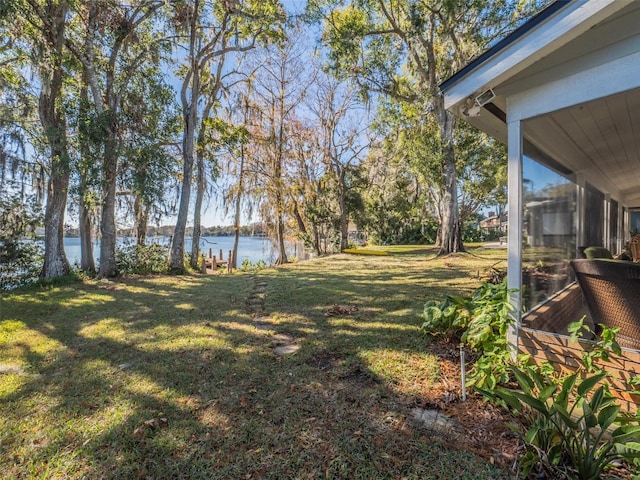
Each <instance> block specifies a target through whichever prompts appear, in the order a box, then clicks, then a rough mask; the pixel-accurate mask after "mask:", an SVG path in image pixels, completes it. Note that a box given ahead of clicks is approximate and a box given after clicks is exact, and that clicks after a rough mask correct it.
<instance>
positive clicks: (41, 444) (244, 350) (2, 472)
mask: <svg viewBox="0 0 640 480" xmlns="http://www.w3.org/2000/svg"><path fill="white" fill-rule="evenodd" d="M388 251H389V255H387V256H374V255H337V256H332V257H327V258H322V259H317V260H313V261H308V262H301V263H296V264H292V265H287V266H285V267H282V268H278V269H267V270H263V271H261V272H259V273H256V274H250V273H244V274H243V273H234V274H233V275H215V276H214V275H209V276H206V275H192V276H180V277H142V278H125V279H118V280H116V281H104V280H102V281H96V280H85V281H82V282H80V281H71V280H68V281H66V282H63V283H55V284H53V285H50V286H40V287H34V288H31V289H26V290H19V291H15V292H11V293H5V294H4V295H3V297H2V302H1V305H0V309H1V312H0V313H1V317H0V318H1V321H0V477H2V478H16V479H17V478H42V479H56V478H90V479H96V478H109V479H112V478H121V479H136V478H141V479H144V478H153V479H164V478H185V479H199V478H202V479H218V478H219V479H236V478H238V479H240V478H242V479H262V478H273V479H287V478H292V479H293V478H300V479H305V478H331V479H333V478H336V479H337V478H344V479H384V478H389V479H401V478H403V479H405V478H406V479H412V478H416V479H417V478H420V479H496V478H507V475H506V474H505V473H504V472H502V471H500V470H499V469H497V468H496V467H495V466H493V465H491V463H490V462H488V461H486V460H484V459H482V458H480V457H478V456H476V455H474V454H472V453H469V452H465V451H462V452H461V451H456V450H455V449H452V448H450V447H447V446H446V445H445V444H443V443H441V442H439V441H438V439H437V438H434V437H433V436H432V435H428V434H426V433H425V431H423V429H421V428H420V427H418V426H416V425H414V424H413V423H411V422H410V421H409V411H410V409H411V407H413V406H416V405H418V404H420V402H421V399H424V398H425V395H426V393H427V392H429V390H430V389H431V388H435V386H436V385H438V384H439V383H440V382H443V381H445V380H446V379H444V378H443V375H442V371H441V367H440V365H441V364H440V362H439V359H438V357H437V356H436V355H435V354H434V352H433V349H432V348H431V347H432V346H431V345H430V344H428V342H427V341H426V340H425V338H424V337H422V336H421V335H420V334H419V332H418V327H419V325H420V323H421V320H420V314H421V311H422V307H423V304H424V303H425V301H426V300H429V299H439V298H441V297H442V296H443V295H444V294H445V293H470V292H471V291H472V290H473V289H474V288H475V287H477V286H478V285H479V282H480V280H479V278H478V274H480V275H483V274H485V273H486V272H487V271H488V269H489V267H491V266H492V265H494V264H497V266H499V267H503V268H504V267H505V259H506V251H505V250H489V249H481V248H477V249H470V253H469V254H459V255H453V256H449V257H446V258H435V251H434V250H430V249H428V248H426V249H425V248H423V249H411V248H406V247H405V248H398V247H394V248H389V249H388ZM498 262H500V263H498ZM354 306H355V307H356V308H357V310H356V308H354ZM275 347H290V350H295V351H293V353H288V354H284V355H278V354H277V353H276V350H275ZM296 349H297V350H296Z"/></svg>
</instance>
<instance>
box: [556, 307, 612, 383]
mask: <svg viewBox="0 0 640 480" xmlns="http://www.w3.org/2000/svg"><path fill="white" fill-rule="evenodd" d="M585 318H586V317H582V318H581V319H580V320H578V321H577V322H572V323H570V324H569V327H568V328H567V329H568V331H569V333H570V334H571V337H570V338H571V341H573V342H576V341H578V339H579V338H582V337H583V336H584V335H587V336H589V337H593V338H595V340H594V342H593V343H592V345H591V346H590V348H589V349H588V350H586V351H584V352H582V364H583V366H584V368H585V369H586V371H587V372H590V373H600V372H602V371H603V369H602V367H600V366H598V363H599V362H600V361H603V362H608V361H609V360H610V358H611V353H614V354H616V355H622V350H621V349H620V345H619V344H618V342H617V341H616V334H617V333H618V331H619V330H620V328H619V327H616V328H609V327H607V326H606V325H604V324H598V327H597V328H596V332H592V331H591V328H590V327H589V325H586V324H585V323H584V321H585Z"/></svg>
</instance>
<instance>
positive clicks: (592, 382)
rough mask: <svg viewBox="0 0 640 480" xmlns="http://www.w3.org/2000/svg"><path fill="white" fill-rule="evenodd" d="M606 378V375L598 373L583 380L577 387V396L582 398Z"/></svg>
mask: <svg viewBox="0 0 640 480" xmlns="http://www.w3.org/2000/svg"><path fill="white" fill-rule="evenodd" d="M606 376H607V374H606V373H600V374H598V375H594V376H592V377H587V378H585V379H584V380H583V381H582V382H581V383H580V385H578V395H580V396H581V397H584V396H585V395H586V394H587V392H589V391H590V390H591V389H592V388H593V387H595V386H596V385H597V384H598V383H599V382H601V381H602V380H603V379H604V378H605V377H606Z"/></svg>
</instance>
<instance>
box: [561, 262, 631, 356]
mask: <svg viewBox="0 0 640 480" xmlns="http://www.w3.org/2000/svg"><path fill="white" fill-rule="evenodd" d="M571 267H572V268H573V270H574V271H575V273H576V278H577V280H578V283H579V284H580V287H581V288H582V292H583V293H584V298H585V300H586V302H587V307H588V308H589V312H590V313H591V318H592V319H593V321H594V323H596V324H598V323H602V324H603V325H605V326H607V327H610V328H615V327H620V331H619V332H618V334H617V336H616V339H617V340H618V343H619V344H620V346H623V347H627V348H632V349H635V350H640V265H638V264H635V263H632V262H624V261H617V260H602V259H597V260H595V259H594V260H582V259H578V260H571Z"/></svg>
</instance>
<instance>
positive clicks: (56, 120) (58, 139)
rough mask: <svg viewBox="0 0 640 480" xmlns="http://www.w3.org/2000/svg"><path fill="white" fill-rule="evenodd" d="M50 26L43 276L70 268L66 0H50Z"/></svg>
mask: <svg viewBox="0 0 640 480" xmlns="http://www.w3.org/2000/svg"><path fill="white" fill-rule="evenodd" d="M47 7H48V14H49V16H50V19H51V21H50V26H49V27H45V28H44V31H43V36H44V38H45V40H46V42H47V44H48V46H49V48H50V49H51V57H52V58H51V59H50V60H51V67H50V71H45V72H43V75H42V78H41V81H42V89H41V91H40V98H39V103H38V113H39V116H40V122H41V123H42V126H43V128H44V131H45V134H46V136H47V140H48V142H49V146H50V157H49V158H50V168H51V174H50V177H49V181H48V185H47V189H48V192H47V206H46V209H45V224H44V232H45V233H44V235H45V247H44V264H43V266H42V272H41V273H40V276H41V277H42V278H54V277H60V276H63V275H66V274H68V273H69V271H70V267H69V261H68V260H67V257H66V255H65V252H64V213H65V209H66V206H67V193H68V189H69V155H68V152H67V140H66V119H65V117H64V110H63V108H62V106H61V100H60V96H61V93H62V83H63V69H62V50H63V47H64V32H65V21H66V11H67V5H66V2H60V4H58V5H53V4H51V3H50V4H49V5H47Z"/></svg>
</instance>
